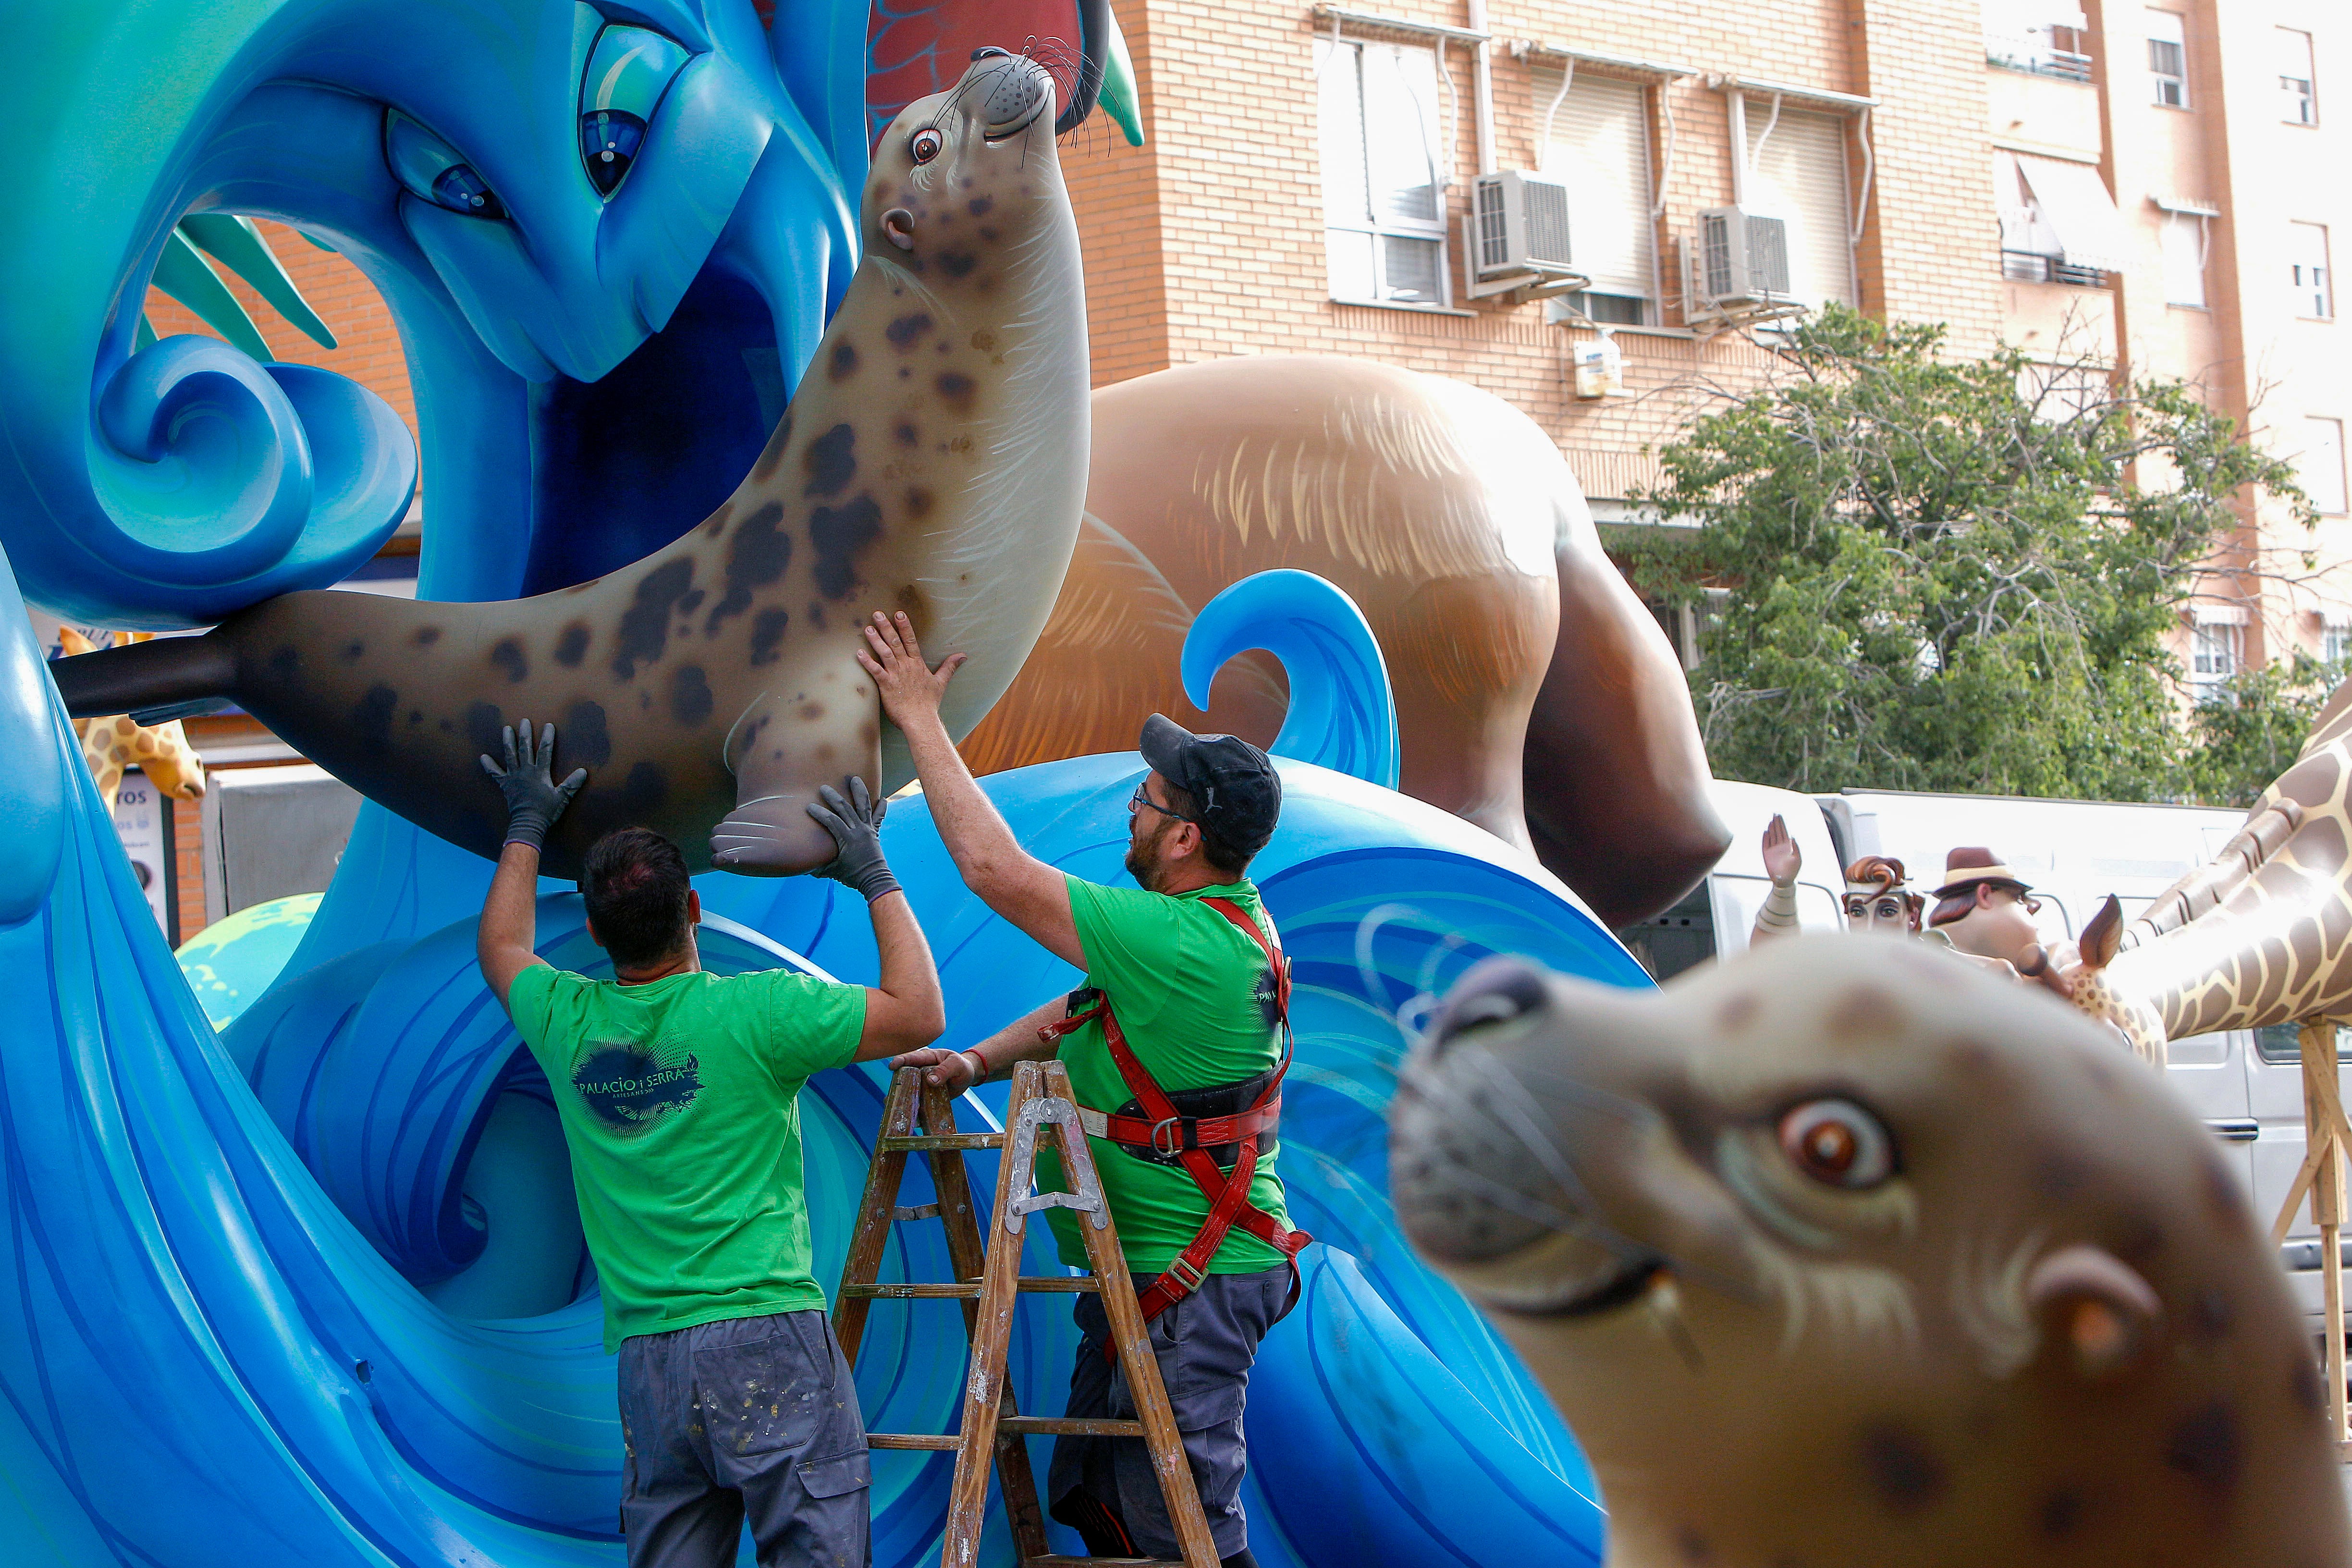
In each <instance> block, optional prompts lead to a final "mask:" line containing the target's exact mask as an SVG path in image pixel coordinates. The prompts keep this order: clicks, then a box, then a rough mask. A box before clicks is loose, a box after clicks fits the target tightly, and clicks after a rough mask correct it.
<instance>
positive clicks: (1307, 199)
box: [1070, 0, 2352, 685]
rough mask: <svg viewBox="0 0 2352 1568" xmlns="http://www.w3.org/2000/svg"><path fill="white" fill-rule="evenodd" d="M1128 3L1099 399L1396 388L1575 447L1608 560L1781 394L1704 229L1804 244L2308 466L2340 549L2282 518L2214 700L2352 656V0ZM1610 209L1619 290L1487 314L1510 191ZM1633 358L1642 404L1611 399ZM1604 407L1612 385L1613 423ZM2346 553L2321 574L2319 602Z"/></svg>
mask: <svg viewBox="0 0 2352 1568" xmlns="http://www.w3.org/2000/svg"><path fill="white" fill-rule="evenodd" d="M1374 4H1375V0H1363V5H1362V6H1361V7H1360V8H1359V7H1340V6H1332V5H1312V6H1310V5H1264V4H1254V3H1251V0H1118V5H1117V6H1116V9H1117V12H1118V17H1119V21H1120V24H1121V26H1122V27H1123V29H1124V30H1125V32H1126V36H1127V38H1128V41H1129V48H1130V50H1131V52H1132V54H1133V57H1134V60H1135V66H1136V71H1137V75H1138V78H1139V88H1140V92H1141V98H1142V101H1143V104H1144V108H1145V113H1146V118H1147V123H1148V131H1149V136H1148V142H1147V145H1145V146H1144V147H1142V148H1139V149H1138V148H1129V147H1127V146H1125V145H1123V144H1122V145H1105V146H1097V147H1096V148H1093V149H1090V150H1089V152H1088V153H1087V154H1086V155H1082V156H1078V157H1076V158H1074V159H1073V160H1072V161H1071V163H1070V168H1071V171H1072V187H1073V190H1074V191H1075V192H1076V196H1077V202H1078V211H1079V218H1080V223H1081V226H1082V227H1083V229H1084V231H1085V233H1086V234H1087V240H1088V263H1089V270H1088V287H1089V290H1090V301H1089V302H1090V309H1091V310H1092V313H1093V341H1094V352H1095V362H1094V369H1095V375H1096V377H1097V381H1098V382H1112V381H1119V380H1124V379H1126V378H1128V377H1129V376H1133V375H1138V374H1144V373H1146V372H1149V371H1153V370H1158V369H1161V368H1163V367H1166V366H1170V365H1174V364H1181V363H1190V362H1192V361H1194V360H1199V359H1205V358H1213V357H1217V356H1221V355H1226V354H1236V353H1278V352H1297V351H1312V352H1319V353H1343V354H1364V355H1371V356H1375V357H1378V358H1381V359H1383V360H1386V361H1389V362H1391V363H1399V364H1403V365H1408V366H1411V367H1412V368H1414V369H1419V370H1425V371H1431V372H1434V373H1438V374H1445V375H1452V376H1457V377H1460V378H1462V379H1464V380H1466V381H1470V382H1474V383H1475V384H1479V385H1481V386H1484V387H1486V389H1487V390H1489V391H1492V392H1494V393H1496V394H1497V395H1501V396H1504V397H1506V398H1507V399H1509V400H1510V401H1511V402H1512V403H1513V404H1515V405H1517V406H1518V407H1519V408H1520V409H1521V410H1523V411H1524V412H1526V413H1527V414H1528V416H1531V417H1532V418H1534V419H1535V420H1536V421H1537V422H1538V424H1540V425H1542V426H1544V427H1545V428H1546V429H1548V430H1549V431H1551V432H1552V433H1553V435H1554V437H1556V438H1557V440H1558V441H1559V446H1560V448H1561V450H1562V451H1563V452H1564V453H1565V454H1566V456H1567V458H1568V459H1569V461H1570V464H1571V466H1572V467H1573V468H1575V470H1576V472H1577V474H1578V476H1579V477H1580V479H1581V480H1582V481H1583V484H1584V487H1585V489H1586V491H1587V493H1588V494H1589V496H1590V497H1591V499H1592V501H1593V504H1594V511H1595V513H1596V515H1597V516H1599V517H1601V519H1602V520H1603V521H1604V522H1607V521H1631V520H1632V518H1633V509H1632V508H1631V507H1630V506H1629V505H1628V504H1627V501H1628V498H1629V496H1630V495H1632V494H1633V493H1634V492H1635V491H1637V490H1638V489H1640V488H1641V487H1642V486H1643V484H1644V483H1645V482H1647V481H1650V480H1651V479H1654V474H1655V468H1654V463H1653V460H1652V459H1651V458H1649V457H1648V456H1647V455H1646V452H1645V448H1647V447H1650V446H1651V445H1652V444H1654V443H1655V442H1656V441H1658V440H1659V439H1661V438H1662V437H1666V436H1667V435H1669V434H1671V433H1672V432H1673V431H1674V430H1675V428H1676V426H1678V425H1680V424H1681V422H1682V421H1683V420H1684V419H1685V418H1686V417H1687V416H1688V415H1689V414H1690V413H1691V412H1692V411H1693V410H1694V409H1695V408H1696V407H1697V406H1700V405H1702V404H1703V403H1704V401H1705V400H1706V398H1707V397H1709V396H1710V395H1714V394H1716V393H1719V392H1721V391H1723V390H1734V391H1736V390H1738V389H1740V388H1742V387H1744V386H1748V385H1752V384H1755V381H1756V380H1757V378H1759V377H1760V376H1761V375H1763V374H1768V373H1769V363H1770V348H1769V344H1770V343H1771V341H1772V338H1773V334H1774V325H1773V320H1772V315H1771V312H1769V310H1743V309H1741V308H1739V307H1737V306H1733V307H1730V308H1727V309H1725V308H1716V309H1710V308H1709V307H1708V305H1707V303H1706V286H1705V281H1704V279H1699V278H1696V277H1695V276H1694V274H1693V271H1692V268H1694V266H1695V265H1696V262H1697V260H1698V259H1699V258H1698V255H1697V251H1696V247H1697V244H1698V241H1697V232H1698V228H1699V225H1700V222H1701V216H1700V215H1701V214H1702V212H1704V211H1706V210H1707V209H1714V208H1721V207H1725V206H1732V205H1736V206H1738V207H1741V208H1743V209H1745V210H1746V211H1748V212H1750V213H1755V214H1759V215H1769V216H1778V217H1780V219H1782V220H1783V223H1784V225H1785V229H1784V234H1785V242H1786V247H1787V254H1788V261H1789V279H1788V282H1789V284H1790V294H1791V295H1793V297H1794V299H1795V300H1797V301H1798V302H1799V303H1801V304H1802V305H1806V306H1817V305H1818V304H1820V303H1821V302H1822V301H1823V300H1843V301H1845V302H1847V303H1850V304H1853V305H1855V306H1857V307H1858V308H1860V309H1861V310H1864V311H1866V312H1869V313H1871V314H1873V315H1876V316H1880V317H1883V318H1885V319H1887V320H1890V321H1941V322H1944V323H1947V324H1948V328H1949V334H1948V345H1949V348H1950V350H1951V352H1953V353H1958V354H1970V353H1981V352H1983V351H1984V350H1986V349H1988V348H1990V347H1991V346H1992V345H1993V344H1994V343H1995V342H2011V343H2015V344H2017V345H2019V346H2021V347H2022V348H2024V349H2026V350H2027V351H2028V352H2029V353H2032V354H2033V355H2035V356H2036V357H2039V358H2042V359H2045V360H2047V361H2048V362H2050V363H2053V365H2059V364H2065V365H2079V364H2080V363H2082V362H2086V361H2087V362H2089V364H2090V366H2091V367H2092V368H2093V369H2094V370H2098V369H2104V370H2105V371H2108V372H2110V373H2113V374H2126V375H2137V376H2180V377H2185V378H2188V379H2190V380H2193V381H2196V382H2198V383H2199V384H2201V385H2202V386H2203V387H2204V388H2205V391H2206V395H2207V396H2208V398H2209V399H2210V402H2211V403H2212V404H2213V405H2216V406H2218V407H2221V408H2222V409H2224V410H2226V411H2227V412H2229V413H2231V414H2232V415H2233V416H2237V417H2238V418H2239V419H2241V420H2242V422H2245V423H2247V424H2249V425H2251V426H2255V427H2257V428H2259V429H2260V430H2262V432H2263V439H2264V440H2265V441H2266V442H2267V443H2268V444H2269V446H2270V447H2272V449H2273V450H2274V451H2277V452H2279V453H2280V454H2281V455H2284V456H2289V457H2292V458H2295V459H2296V460H2297V462H2298V464H2299V466H2300V467H2301V468H2302V471H2303V474H2304V477H2305V485H2306V488H2307V489H2309V491H2310V493H2311V495H2312V497H2313V499H2314V500H2315V503H2316V505H2317V507H2318V510H2320V512H2321V513H2322V514H2323V519H2324V521H2323V522H2322V524H2321V527H2320V531H2319V532H2318V534H2317V536H2316V537H2315V538H2314V537H2312V536H2309V535H2306V534H2305V531H2303V530H2302V529H2301V528H2299V527H2290V526H2289V525H2288V520H2287V519H2286V518H2285V517H2284V509H2283V508H2280V507H2276V506H2266V507H2264V508H2263V509H2262V510H2259V511H2257V510H2255V509H2254V508H2252V506H2249V507H2248V509H2247V511H2246V516H2245V524H2244V528H2243V530H2242V532H2241V534H2240V536H2239V537H2237V538H2235V539H2233V540H2231V542H2230V544H2229V546H2228V548H2226V549H2225V550H2224V552H2222V553H2221V556H2220V557H2219V558H2217V561H2216V563H2215V564H2216V567H2217V570H2216V572H2215V573H2214V574H2212V576H2211V577H2210V580H2209V582H2208V583H2207V584H2206V585H2205V587H2206V592H2205V594H2204V595H2202V598H2201V600H2200V605H2199V607H2198V608H2197V610H2196V611H2195V612H2194V616H2193V623H2192V625H2190V626H2184V627H2183V630H2182V643H2181V647H2180V650H2179V651H2180V652H2181V654H2182V656H2183V662H2184V665H2187V666H2189V668H2191V672H2192V681H2193V683H2195V684H2198V685H2202V684H2204V683H2205V682H2207V681H2210V680H2211V679H2219V678H2220V677H2221V675H2224V674H2226V673H2228V672H2229V671H2230V670H2231V669H2233V668H2237V667H2238V666H2239V665H2241V664H2242V663H2246V662H2250V661H2251V662H2260V661H2263V660H2265V659H2269V658H2279V657H2283V656H2284V654H2285V653H2286V652H2287V651H2288V650H2289V649H2291V648H2294V647H2305V648H2307V649H2309V650H2310V651H2313V652H2315V653H2325V654H2326V655H2327V656H2328V657H2331V658H2340V657H2343V656H2345V655H2346V654H2347V653H2352V620H2347V615H2346V611H2347V607H2352V579H2346V580H2345V581H2344V583H2343V584H2342V585H2341V586H2335V585H2334V584H2335V582H2336V574H2335V573H2333V572H2330V571H2328V570H2326V568H2327V567H2329V566H2330V565H2332V564H2333V563H2341V562H2344V561H2346V560H2347V558H2352V531H2347V521H2346V518H2345V513H2346V510H2347V509H2346V496H2345V470H2344V457H2343V437H2342V429H2343V425H2342V422H2343V419H2344V417H2345V416H2346V411H2347V407H2352V371H2347V367H2346V366H2345V364H2344V363H2343V361H2342V356H2341V355H2340V354H2336V355H2331V353H2330V350H2331V348H2332V347H2333V346H2334V338H2335V331H2336V328H2335V323H2334V320H2333V318H2334V315H2335V302H2334V294H2333V272H2332V264H2331V263H2330V261H2329V259H2328V249H2329V235H2330V233H2331V231H2332V230H2333V231H2336V232H2342V229H2341V225H2342V224H2344V223H2346V222H2352V206H2347V195H2346V192H2345V191H2344V189H2343V187H2342V184H2341V182H2337V181H2330V180H2326V179H2316V178H2314V177H2313V176H2314V175H2315V174H2317V173H2318V172H2319V171H2322V170H2329V169H2340V168H2342V167H2344V166H2345V163H2346V155H2347V152H2352V139H2347V132H2346V129H2345V126H2346V123H2352V121H2343V122H2340V121H2338V119H2337V118H2336V117H2333V116H2330V115H2326V114H2323V113H2322V107H2323V105H2325V104H2326V102H2327V99H2326V96H2325V89H2326V86H2327V83H2326V81H2324V80H2322V79H2323V78H2326V77H2327V76H2328V74H2329V71H2330V68H2331V65H2332V64H2333V65H2335V66H2336V67H2337V68H2341V67H2342V66H2343V65H2347V64H2352V12H2347V10H2346V9H2345V8H2344V7H2343V6H2341V5H2332V4H2325V3H2322V0H2166V3H2165V4H2164V5H2159V6H2156V7H2149V6H2145V5H2137V4H2123V3H2118V0H2085V4H2086V5H2087V11H2086V12H2078V11H2075V10H2074V9H2072V7H2071V5H2070V4H2068V3H2067V0H1985V3H1984V4H1983V5H1976V4H1972V3H1970V0H1764V3H1761V4H1755V3H1750V4H1743V5H1736V6H1735V5H1727V4H1724V3H1722V0H1632V3H1629V4H1624V5H1616V6H1611V7H1599V8H1596V7H1591V6H1583V5H1570V4H1567V3H1565V0H1505V3H1496V0H1379V4H1380V5H1381V8H1380V9H1377V10H1375V9H1373V8H1372V7H1373V5H1374ZM1510 170H1524V171H1530V172H1534V173H1537V174H1544V175H1549V176H1552V177H1554V178H1557V179H1559V180H1562V181H1564V182H1565V183H1566V184H1567V185H1568V187H1569V202H1568V212H1569V224H1570V235H1571V242H1570V261H1571V262H1572V264H1573V267H1574V269H1575V271H1576V272H1578V273H1580V274H1582V275H1584V276H1586V277H1588V278H1589V279H1591V286H1590V288H1589V289H1585V290H1582V291H1580V292H1577V293H1572V294H1570V295H1568V296H1566V297H1564V298H1559V299H1554V300H1549V301H1546V300H1530V299H1528V297H1527V295H1528V293H1531V292H1533V290H1528V291H1527V292H1523V293H1519V294H1503V295H1500V296H1497V297H1489V298H1475V297H1474V289H1475V285H1476V283H1477V279H1476V277H1475V268H1473V267H1472V266H1470V265H1469V264H1468V258H1467V256H1466V254H1465V253H1466V251H1467V250H1468V248H1469V244H1468V242H1469V241H1470V240H1471V238H1472V235H1471V233H1470V230H1469V229H1468V228H1467V227H1466V226H1465V220H1466V219H1467V217H1468V216H1469V215H1470V213H1471V208H1472V202H1473V191H1474V187H1475V182H1476V176H1477V175H1478V174H1482V173H1488V172H1493V171H1510ZM1603 335H1605V336H1606V337H1607V338H1608V339H1609V340H1611V341H1612V343H1613V346H1614V348H1615V349H1616V351H1617V353H1618V355H1619V356H1621V357H1622V386H1621V388H1620V389H1618V390H1617V391H1615V392H1613V393H1612V395H1607V396H1600V397H1592V396H1580V395H1578V393H1579V388H1578V385H1577V378H1576V376H1575V374H1574V372H1573V366H1574V363H1575V360H1576V358H1577V356H1578V353H1579V351H1580V350H1584V351H1588V352H1589V351H1590V350H1591V348H1592V347H1593V345H1595V344H1596V343H1597V342H1599V341H1600V340H1601V337H1602V336H1603ZM1585 390H1587V391H1591V390H1592V388H1591V386H1589V385H1588V386H1587V387H1586V388H1585ZM2306 548H2310V549H2315V551H2316V552H2317V554H2318V557H2319V560H2320V563H2321V570H2320V571H2319V572H2318V573H2316V574H2310V573H2306V572H2305V569H2304V567H2303V565H2302V561H2301V557H2302V555H2303V553H2304V552H2305V549H2306Z"/></svg>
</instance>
